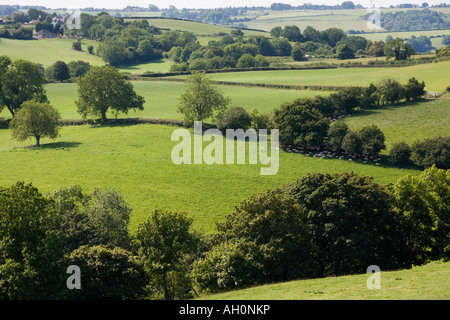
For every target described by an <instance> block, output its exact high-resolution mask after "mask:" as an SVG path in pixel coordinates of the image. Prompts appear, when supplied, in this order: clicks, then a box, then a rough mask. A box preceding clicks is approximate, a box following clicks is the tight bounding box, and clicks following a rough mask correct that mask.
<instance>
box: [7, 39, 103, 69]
mask: <svg viewBox="0 0 450 320" xmlns="http://www.w3.org/2000/svg"><path fill="white" fill-rule="evenodd" d="M73 41H74V40H66V39H57V38H55V39H42V40H11V39H1V41H0V55H6V56H8V57H10V58H11V59H12V60H15V59H25V60H29V61H32V62H35V63H40V64H42V65H43V66H44V67H49V66H50V65H52V64H53V63H55V62H56V61H57V60H61V61H64V62H66V63H68V62H70V61H75V60H84V61H86V62H89V63H90V64H91V65H103V64H104V62H103V60H102V58H100V57H99V56H96V55H92V54H89V53H88V52H87V47H88V45H92V46H94V48H96V47H97V46H98V43H97V42H96V41H92V40H83V41H82V45H81V46H82V50H83V51H76V50H73V49H72V43H73Z"/></svg>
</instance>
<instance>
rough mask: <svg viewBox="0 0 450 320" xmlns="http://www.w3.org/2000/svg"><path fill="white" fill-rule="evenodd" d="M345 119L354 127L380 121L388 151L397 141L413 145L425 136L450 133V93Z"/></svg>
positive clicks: (366, 111)
mask: <svg viewBox="0 0 450 320" xmlns="http://www.w3.org/2000/svg"><path fill="white" fill-rule="evenodd" d="M345 121H346V122H347V124H348V125H349V126H350V127H351V128H353V129H360V128H361V127H363V126H366V125H370V124H376V125H377V126H378V127H379V128H380V129H381V130H382V131H383V133H384V134H385V136H386V141H387V147H388V150H389V148H390V146H391V144H392V143H393V142H399V141H405V142H407V143H408V144H411V143H413V142H414V141H416V140H421V139H423V138H424V137H435V136H438V135H441V136H450V95H449V94H446V95H445V96H442V97H441V98H440V99H437V100H432V101H428V102H412V103H405V104H401V105H397V106H387V107H383V108H381V109H377V110H365V111H360V112H356V113H355V114H353V116H352V117H349V118H346V120H345Z"/></svg>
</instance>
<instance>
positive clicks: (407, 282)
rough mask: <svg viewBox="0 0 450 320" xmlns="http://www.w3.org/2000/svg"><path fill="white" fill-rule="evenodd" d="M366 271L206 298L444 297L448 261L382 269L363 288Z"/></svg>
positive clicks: (448, 291)
mask: <svg viewBox="0 0 450 320" xmlns="http://www.w3.org/2000/svg"><path fill="white" fill-rule="evenodd" d="M368 277H369V275H368V274H360V275H351V276H342V277H330V278H323V279H312V280H298V281H290V282H286V283H278V284H270V285H264V286H258V287H252V288H248V289H242V290H236V291H231V292H225V293H220V294H211V295H205V296H201V297H200V298H199V299H207V300H387V299H389V300H448V299H450V280H449V279H450V262H446V263H440V262H434V263H430V264H427V265H424V266H420V267H413V268H412V269H410V270H400V271H390V272H384V271H383V270H381V289H379V290H377V289H374V290H369V289H368V288H367V284H366V283H367V278H368Z"/></svg>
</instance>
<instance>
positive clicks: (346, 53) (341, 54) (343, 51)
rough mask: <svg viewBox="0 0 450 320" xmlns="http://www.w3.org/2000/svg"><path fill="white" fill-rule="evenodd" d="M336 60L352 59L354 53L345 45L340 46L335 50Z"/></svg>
mask: <svg viewBox="0 0 450 320" xmlns="http://www.w3.org/2000/svg"><path fill="white" fill-rule="evenodd" d="M336 53H337V56H338V59H340V60H345V59H353V58H354V57H355V53H354V52H353V50H352V48H350V47H349V46H348V45H346V44H341V45H340V46H339V47H338V48H337V50H336Z"/></svg>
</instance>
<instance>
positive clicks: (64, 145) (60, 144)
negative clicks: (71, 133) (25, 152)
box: [29, 141, 81, 149]
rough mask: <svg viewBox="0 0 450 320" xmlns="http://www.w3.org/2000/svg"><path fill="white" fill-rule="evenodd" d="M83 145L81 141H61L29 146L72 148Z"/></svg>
mask: <svg viewBox="0 0 450 320" xmlns="http://www.w3.org/2000/svg"><path fill="white" fill-rule="evenodd" d="M80 145H81V142H76V141H61V142H50V143H44V144H41V146H40V147H35V146H31V147H29V148H36V149H70V148H77V147H79V146H80Z"/></svg>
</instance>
